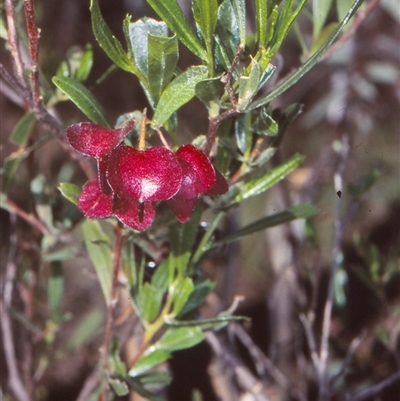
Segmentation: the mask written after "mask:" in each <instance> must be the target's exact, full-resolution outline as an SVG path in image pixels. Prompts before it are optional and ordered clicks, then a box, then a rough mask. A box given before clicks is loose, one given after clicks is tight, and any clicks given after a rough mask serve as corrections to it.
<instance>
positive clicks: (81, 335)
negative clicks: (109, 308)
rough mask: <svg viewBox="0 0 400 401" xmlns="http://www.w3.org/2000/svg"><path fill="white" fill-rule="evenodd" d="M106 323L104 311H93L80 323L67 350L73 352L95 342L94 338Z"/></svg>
mask: <svg viewBox="0 0 400 401" xmlns="http://www.w3.org/2000/svg"><path fill="white" fill-rule="evenodd" d="M103 321H104V311H103V310H102V309H100V308H96V309H92V310H91V311H90V312H88V313H87V314H86V315H85V316H84V317H83V318H82V319H81V321H80V322H79V324H78V326H76V328H75V329H74V331H73V332H72V334H71V336H70V338H69V339H68V342H67V349H68V350H70V351H72V350H75V349H77V348H78V347H81V346H82V345H85V344H86V343H88V342H91V341H93V336H94V335H95V334H96V332H97V330H99V329H100V327H101V325H102V324H103Z"/></svg>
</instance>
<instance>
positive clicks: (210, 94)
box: [195, 76, 224, 105]
mask: <svg viewBox="0 0 400 401" xmlns="http://www.w3.org/2000/svg"><path fill="white" fill-rule="evenodd" d="M195 93H196V96H197V97H198V98H199V99H200V100H201V101H202V102H203V103H205V104H206V105H208V103H210V102H213V101H214V102H215V101H218V100H219V98H220V97H221V96H222V94H223V93H224V85H223V83H222V82H221V77H220V76H219V77H215V78H209V79H205V80H204V81H201V82H199V83H198V84H197V85H196V89H195Z"/></svg>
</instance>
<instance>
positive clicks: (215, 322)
mask: <svg viewBox="0 0 400 401" xmlns="http://www.w3.org/2000/svg"><path fill="white" fill-rule="evenodd" d="M243 320H249V319H248V318H246V317H244V316H232V315H222V314H221V315H219V316H217V317H215V318H211V319H202V320H171V321H168V325H169V326H171V327H196V326H197V327H201V329H202V330H204V331H206V330H213V331H215V330H220V329H222V328H224V327H226V326H227V325H228V324H229V323H230V322H240V321H243Z"/></svg>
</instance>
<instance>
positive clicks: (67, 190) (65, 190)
mask: <svg viewBox="0 0 400 401" xmlns="http://www.w3.org/2000/svg"><path fill="white" fill-rule="evenodd" d="M58 190H59V191H60V192H61V194H62V195H63V196H64V198H66V199H68V200H69V201H70V202H71V203H73V204H74V205H78V197H79V194H80V193H81V188H80V187H79V186H78V185H75V184H71V183H69V182H60V184H59V186H58Z"/></svg>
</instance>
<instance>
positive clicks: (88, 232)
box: [82, 220, 112, 305]
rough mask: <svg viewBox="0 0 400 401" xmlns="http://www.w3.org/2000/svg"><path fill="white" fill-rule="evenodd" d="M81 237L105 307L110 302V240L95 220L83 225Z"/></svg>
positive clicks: (87, 221)
mask: <svg viewBox="0 0 400 401" xmlns="http://www.w3.org/2000/svg"><path fill="white" fill-rule="evenodd" d="M82 229H83V237H84V240H85V245H86V249H87V251H88V254H89V257H90V260H91V261H92V263H93V266H94V268H95V270H96V274H97V277H98V279H99V282H100V286H101V289H102V291H103V295H104V298H105V300H106V303H107V305H109V304H110V302H111V282H112V261H111V244H110V239H109V238H108V236H107V235H106V234H105V233H104V231H103V229H102V228H101V225H100V223H99V222H98V221H97V220H86V221H85V222H84V223H83V227H82Z"/></svg>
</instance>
